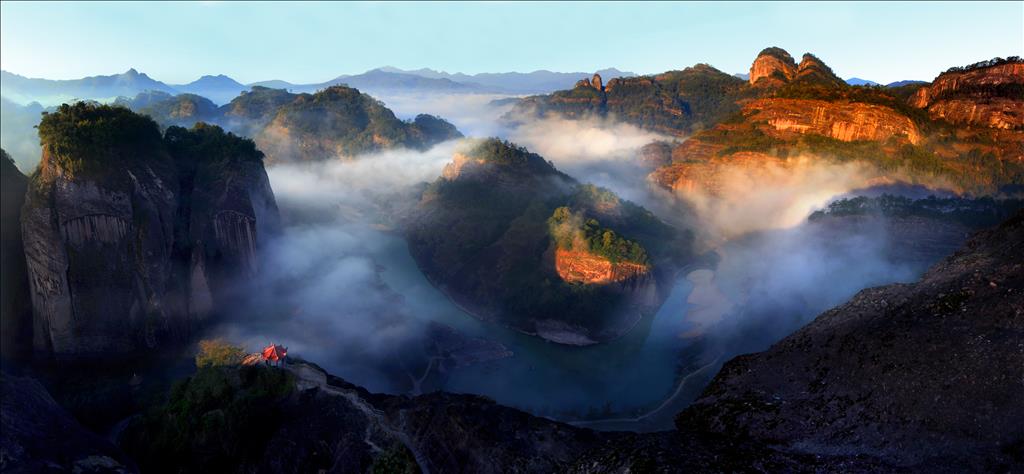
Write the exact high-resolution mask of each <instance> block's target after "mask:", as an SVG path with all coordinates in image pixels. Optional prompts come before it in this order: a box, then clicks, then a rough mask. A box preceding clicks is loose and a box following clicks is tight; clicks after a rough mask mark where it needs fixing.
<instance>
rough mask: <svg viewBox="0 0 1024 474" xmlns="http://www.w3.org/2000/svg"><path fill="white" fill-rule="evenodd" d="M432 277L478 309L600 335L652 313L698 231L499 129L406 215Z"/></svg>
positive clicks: (585, 337) (505, 319) (514, 321)
mask: <svg viewBox="0 0 1024 474" xmlns="http://www.w3.org/2000/svg"><path fill="white" fill-rule="evenodd" d="M406 234H407V238H408V241H409V250H410V252H411V253H412V255H413V257H414V258H415V259H416V262H417V264H418V265H419V267H420V268H421V269H422V270H423V272H424V274H425V275H426V276H427V277H428V279H429V280H430V281H431V282H432V283H434V284H435V285H436V286H438V287H439V288H441V289H442V290H443V291H444V292H445V293H447V295H448V296H449V297H450V298H451V299H452V300H453V301H455V302H456V303H457V304H458V305H460V306H462V307H463V308H465V309H466V310H467V311H468V312H469V313H470V314H472V315H474V316H476V317H478V318H480V319H483V320H486V321H492V322H496V323H499V324H502V325H506V326H509V327H512V328H514V329H516V330H519V331H522V332H525V333H527V334H531V335H537V336H539V337H542V338H544V339H547V340H550V341H554V342H559V343H564V344H573V345H589V344H595V343H598V342H604V341H607V340H611V339H615V338H617V337H619V336H621V335H622V334H625V333H626V332H628V331H629V330H631V329H632V328H633V326H634V325H636V324H637V322H638V321H640V320H641V319H643V318H645V317H648V316H650V315H652V314H653V311H654V310H655V309H656V308H657V307H658V306H660V303H661V301H662V300H663V299H664V298H665V296H667V288H668V286H667V285H668V279H669V278H670V275H671V273H672V271H674V268H676V265H680V264H682V261H684V260H686V259H687V258H689V255H688V254H687V252H688V249H689V243H690V242H689V240H688V236H687V235H685V233H681V232H680V233H677V232H676V231H675V229H672V228H671V227H669V226H667V225H666V224H664V223H662V222H661V221H659V220H658V219H657V218H655V217H654V216H653V215H651V214H650V213H649V212H648V211H646V210H645V209H643V208H641V207H639V206H637V205H635V204H632V203H630V202H628V201H623V200H621V199H619V198H618V197H617V196H615V195H614V194H613V193H611V192H609V191H607V190H603V189H600V188H597V187H594V186H588V185H580V184H579V183H577V182H576V181H575V180H573V179H572V178H569V177H568V176H566V175H564V174H563V173H561V172H559V171H558V170H557V169H555V168H554V166H552V165H551V164H550V163H548V162H547V161H545V160H544V158H542V157H540V156H539V155H536V154H534V153H530V152H529V151H527V150H525V149H523V148H520V147H517V146H515V145H513V144H510V143H507V142H502V141H500V140H497V139H488V140H483V141H480V142H477V143H476V144H474V145H473V146H471V147H470V148H468V149H466V150H463V151H462V152H460V153H457V154H456V155H455V157H454V160H453V161H452V162H451V163H450V164H449V165H447V166H446V167H445V170H444V173H443V175H442V177H441V178H439V179H438V180H437V181H435V182H434V183H433V184H431V185H430V187H429V188H427V190H426V191H424V193H423V195H422V198H421V200H420V203H419V206H418V208H417V209H416V211H415V212H414V213H413V215H412V217H411V218H410V222H409V223H408V224H407V225H406Z"/></svg>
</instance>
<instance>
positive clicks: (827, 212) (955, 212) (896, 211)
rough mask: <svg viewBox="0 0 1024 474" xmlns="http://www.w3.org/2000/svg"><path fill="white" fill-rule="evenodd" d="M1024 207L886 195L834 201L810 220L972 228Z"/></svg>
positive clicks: (1006, 202)
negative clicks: (869, 218)
mask: <svg viewBox="0 0 1024 474" xmlns="http://www.w3.org/2000/svg"><path fill="white" fill-rule="evenodd" d="M1021 208H1024V200H1021V199H995V198H992V197H981V198H961V197H950V198H939V197H935V196H929V197H927V198H925V199H911V198H908V197H903V196H892V195H889V194H885V195H882V196H878V197H865V196H858V197H854V198H847V199H840V200H838V201H835V202H832V203H831V204H829V205H828V207H827V208H825V209H822V210H819V211H815V212H814V213H813V214H811V216H810V219H811V220H817V219H823V218H825V217H829V216H859V215H868V214H881V215H885V216H895V217H911V216H914V217H928V218H935V219H942V220H944V221H953V222H959V223H961V224H964V225H966V226H968V227H972V228H981V227H989V226H993V225H996V224H998V223H1000V222H1002V221H1003V220H1005V219H1007V218H1008V217H1010V216H1011V215H1013V214H1014V213H1015V212H1017V211H1018V210H1020V209H1021Z"/></svg>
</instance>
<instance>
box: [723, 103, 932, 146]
mask: <svg viewBox="0 0 1024 474" xmlns="http://www.w3.org/2000/svg"><path fill="white" fill-rule="evenodd" d="M743 114H744V116H745V118H746V119H747V120H748V121H750V122H753V123H758V124H767V125H768V126H767V127H763V129H764V130H765V131H767V132H768V133H770V134H773V135H777V136H780V137H786V136H787V135H789V136H791V135H793V134H800V135H802V134H814V135H821V136H826V137H830V138H835V139H836V140H841V141H844V142H852V141H859V140H870V141H885V140H888V139H889V138H896V139H897V140H903V141H905V142H910V143H913V144H917V143H920V142H921V139H922V137H921V132H920V131H919V130H918V128H917V125H915V124H914V122H913V121H912V120H910V119H909V118H907V117H906V116H905V115H902V114H900V113H898V112H896V111H895V110H893V109H891V108H889V107H883V106H880V105H873V104H862V103H833V102H827V101H823V100H805V99H759V100H755V101H751V102H750V103H748V104H747V105H745V106H744V107H743Z"/></svg>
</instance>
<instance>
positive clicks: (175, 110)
mask: <svg viewBox="0 0 1024 474" xmlns="http://www.w3.org/2000/svg"><path fill="white" fill-rule="evenodd" d="M116 103H117V104H119V105H123V106H126V107H128V108H131V109H132V110H134V111H136V112H139V113H142V114H146V115H149V116H150V117H152V118H153V119H154V120H156V121H157V123H159V124H160V125H161V126H164V127H168V126H175V125H177V126H185V127H188V126H191V125H192V124H194V123H197V122H208V123H215V124H218V125H221V126H223V127H224V128H226V129H228V130H232V131H234V132H237V133H239V134H240V135H243V136H249V137H253V139H254V140H255V141H256V144H257V146H259V148H260V149H261V150H262V151H263V152H264V153H266V156H267V159H268V161H270V162H283V161H310V160H320V159H327V158H337V157H351V156H354V155H357V154H361V153H367V152H372V151H377V150H382V149H386V148H395V147H407V148H414V149H426V148H429V147H430V146H432V145H434V144H437V143H440V142H442V141H445V140H450V139H453V138H459V137H461V136H462V134H461V133H459V131H458V130H456V129H455V126H453V125H452V124H450V123H448V122H447V121H445V120H443V119H441V118H439V117H434V116H431V115H425V114H421V115H418V116H416V117H415V118H414V119H413V120H411V121H403V120H400V119H398V118H397V117H395V114H394V113H393V112H391V110H390V109H388V108H387V107H385V106H384V104H383V103H382V102H380V101H378V100H376V99H374V98H373V97H370V96H369V95H367V94H364V93H362V92H360V91H359V90H357V89H353V88H350V87H346V86H330V87H327V88H326V89H323V90H320V91H318V92H316V93H314V94H306V93H301V94H293V93H291V92H287V91H285V90H282V89H270V88H266V87H262V86H252V88H251V90H249V91H243V92H242V93H241V94H240V95H238V96H237V97H235V98H234V99H232V100H231V101H230V102H228V103H227V104H224V105H223V106H221V107H217V106H216V104H214V103H213V102H212V101H210V100H209V99H206V98H205V97H201V96H197V95H194V94H179V95H176V96H172V95H170V94H166V93H163V92H146V93H142V94H138V95H136V96H135V97H134V98H131V99H129V98H119V99H118V100H117V101H116Z"/></svg>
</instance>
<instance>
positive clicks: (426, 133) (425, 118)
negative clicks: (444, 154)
mask: <svg viewBox="0 0 1024 474" xmlns="http://www.w3.org/2000/svg"><path fill="white" fill-rule="evenodd" d="M412 128H413V129H414V130H415V131H416V132H417V133H418V134H419V135H420V140H422V141H423V142H425V143H426V142H431V143H433V142H440V141H443V140H450V139H453V138H461V137H462V133H460V132H459V130H458V129H457V128H455V125H452V124H451V123H450V122H448V121H447V120H445V119H443V118H441V117H437V116H434V115H428V114H419V115H417V116H416V118H415V119H414V120H413V121H412Z"/></svg>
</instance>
